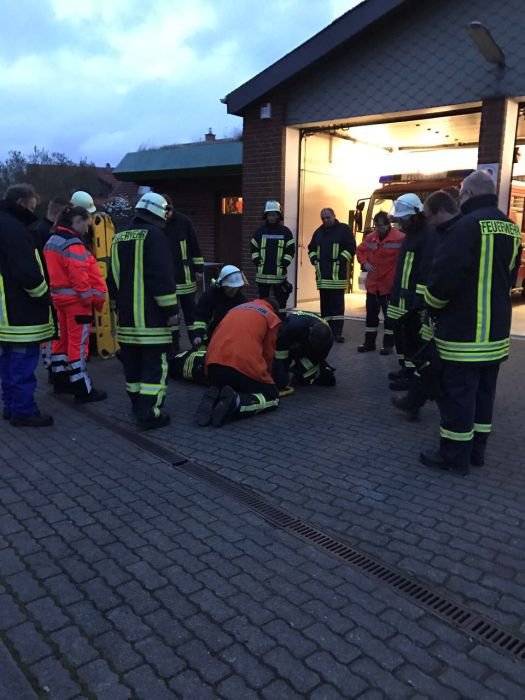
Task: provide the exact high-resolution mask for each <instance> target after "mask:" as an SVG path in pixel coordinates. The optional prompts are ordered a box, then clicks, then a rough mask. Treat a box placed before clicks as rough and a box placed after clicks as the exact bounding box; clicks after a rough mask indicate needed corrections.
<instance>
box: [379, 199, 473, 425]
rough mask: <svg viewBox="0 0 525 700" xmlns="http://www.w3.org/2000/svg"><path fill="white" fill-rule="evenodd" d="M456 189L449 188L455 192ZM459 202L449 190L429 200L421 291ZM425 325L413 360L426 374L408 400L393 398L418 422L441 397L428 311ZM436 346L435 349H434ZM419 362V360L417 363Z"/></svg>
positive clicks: (422, 316) (457, 214)
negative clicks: (421, 412) (424, 408)
mask: <svg viewBox="0 0 525 700" xmlns="http://www.w3.org/2000/svg"><path fill="white" fill-rule="evenodd" d="M455 189H456V188H448V190H455ZM457 193H458V198H457V199H456V198H455V197H454V193H453V192H452V193H449V192H447V191H446V190H438V191H437V192H433V193H432V194H431V195H429V196H428V197H427V198H426V200H425V205H424V208H423V213H424V214H425V219H426V221H427V223H428V224H429V236H428V240H427V244H426V246H425V251H424V254H423V260H422V264H421V273H420V280H419V283H418V285H419V288H420V289H421V288H423V291H424V289H426V286H427V282H428V277H429V274H430V270H431V268H432V263H433V261H434V258H435V256H436V254H437V252H438V250H439V246H440V245H441V242H442V241H443V240H444V239H445V238H446V236H447V235H448V232H449V231H450V229H451V228H452V227H453V226H454V224H455V223H456V222H457V221H458V219H459V218H460V216H461V213H460V209H459V190H457ZM420 321H421V325H420V328H419V330H418V334H419V344H420V346H421V347H420V348H419V349H418V350H417V352H416V354H415V356H414V357H411V358H410V360H411V361H412V362H413V363H414V364H415V365H416V368H417V367H418V366H421V364H423V366H424V369H425V371H424V372H421V374H422V376H419V373H418V372H416V374H415V376H414V381H413V382H412V383H411V385H410V387H409V390H408V393H407V394H406V395H405V396H393V397H392V403H393V405H394V406H395V407H396V408H398V409H400V410H401V411H404V412H405V413H406V414H407V416H408V417H409V418H410V419H412V420H415V419H417V417H418V415H419V409H420V408H421V407H422V406H423V405H424V404H425V402H426V401H427V399H429V398H436V397H437V396H438V395H439V383H438V381H437V379H436V375H437V367H431V366H430V363H429V358H433V359H434V362H433V364H437V363H436V359H435V348H434V345H433V332H432V326H431V324H430V321H429V318H428V311H425V312H423V313H421V312H420ZM431 344H432V347H431V346H430V345H431ZM416 358H417V359H416Z"/></svg>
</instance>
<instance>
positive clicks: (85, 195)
mask: <svg viewBox="0 0 525 700" xmlns="http://www.w3.org/2000/svg"><path fill="white" fill-rule="evenodd" d="M71 204H72V205H73V206H74V207H82V208H83V209H86V210H87V211H88V212H89V213H90V214H94V213H95V212H96V211H97V208H96V206H95V202H94V201H93V197H92V196H91V195H90V194H89V192H84V191H83V190H78V191H77V192H73V194H72V195H71Z"/></svg>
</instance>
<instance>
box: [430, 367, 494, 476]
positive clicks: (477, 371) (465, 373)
mask: <svg viewBox="0 0 525 700" xmlns="http://www.w3.org/2000/svg"><path fill="white" fill-rule="evenodd" d="M498 372H499V364H495V365H469V364H468V363H466V362H461V363H459V362H457V363H454V362H445V361H443V362H442V370H441V384H442V389H443V396H442V397H441V398H439V399H437V404H438V406H439V412H440V414H441V426H440V430H439V432H440V452H441V455H442V456H443V458H444V459H445V460H446V461H447V462H449V463H451V464H454V465H456V466H459V467H466V466H468V465H469V463H470V457H471V455H472V454H473V453H474V454H476V455H477V456H483V454H484V452H485V448H486V445H487V440H488V437H489V435H490V431H491V429H492V412H493V407H494V397H495V395H496V383H497V380H498Z"/></svg>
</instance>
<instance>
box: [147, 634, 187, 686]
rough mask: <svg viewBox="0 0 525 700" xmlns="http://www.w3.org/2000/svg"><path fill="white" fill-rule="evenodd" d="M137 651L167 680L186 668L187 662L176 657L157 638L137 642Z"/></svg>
mask: <svg viewBox="0 0 525 700" xmlns="http://www.w3.org/2000/svg"><path fill="white" fill-rule="evenodd" d="M135 649H136V650H137V651H138V652H139V653H140V654H142V655H143V656H144V658H145V659H146V661H147V662H148V663H149V664H150V665H151V666H152V667H153V668H154V669H155V671H156V672H157V673H158V674H159V675H160V676H162V678H164V679H166V680H169V679H170V678H172V677H173V676H175V675H176V674H178V673H180V672H181V671H182V670H183V669H184V668H185V667H186V663H185V661H184V660H183V659H182V658H181V657H180V656H176V655H175V654H174V653H173V651H172V649H171V648H170V647H169V646H168V645H166V644H165V643H164V642H162V641H160V640H159V639H156V638H155V637H149V638H148V639H143V640H141V641H140V642H137V644H136V645H135Z"/></svg>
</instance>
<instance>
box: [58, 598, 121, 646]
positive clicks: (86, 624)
mask: <svg viewBox="0 0 525 700" xmlns="http://www.w3.org/2000/svg"><path fill="white" fill-rule="evenodd" d="M67 612H68V614H69V615H71V616H72V617H73V618H74V620H75V622H76V623H77V625H78V626H79V627H80V629H81V630H83V632H84V633H85V634H87V635H91V636H94V637H96V636H97V635H99V634H103V633H104V632H107V631H108V630H110V629H111V625H110V624H109V622H108V621H107V620H106V619H105V618H104V617H103V616H102V615H101V614H100V613H99V612H98V610H97V609H96V608H95V607H94V606H93V605H92V604H91V603H90V602H89V601H87V600H82V601H80V602H79V603H74V604H73V605H69V606H68V607H67Z"/></svg>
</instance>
